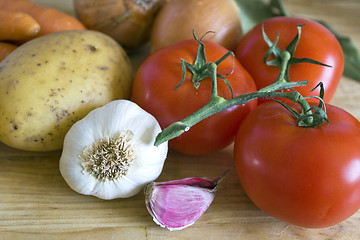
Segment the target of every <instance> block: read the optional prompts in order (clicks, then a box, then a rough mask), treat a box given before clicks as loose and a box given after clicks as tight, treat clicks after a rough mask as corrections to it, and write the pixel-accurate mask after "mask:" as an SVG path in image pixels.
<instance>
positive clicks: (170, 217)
mask: <svg viewBox="0 0 360 240" xmlns="http://www.w3.org/2000/svg"><path fill="white" fill-rule="evenodd" d="M226 174H227V172H226V173H225V174H223V175H222V176H220V177H219V178H218V179H216V180H214V181H210V180H207V179H205V178H198V177H193V178H184V179H179V180H173V181H168V182H152V183H150V184H148V185H147V186H146V187H145V205H146V208H147V210H148V211H149V213H150V215H151V216H152V217H153V221H154V222H155V223H156V224H158V225H160V226H161V227H165V228H167V229H169V230H171V231H172V230H181V229H184V228H186V227H188V226H191V225H192V224H194V223H195V221H196V220H197V219H198V218H199V217H201V216H202V215H203V214H204V212H205V211H206V210H207V209H208V208H209V206H210V204H211V203H212V201H213V200H214V197H215V195H216V191H217V186H218V184H219V182H220V181H221V180H222V179H223V178H224V177H225V175H226Z"/></svg>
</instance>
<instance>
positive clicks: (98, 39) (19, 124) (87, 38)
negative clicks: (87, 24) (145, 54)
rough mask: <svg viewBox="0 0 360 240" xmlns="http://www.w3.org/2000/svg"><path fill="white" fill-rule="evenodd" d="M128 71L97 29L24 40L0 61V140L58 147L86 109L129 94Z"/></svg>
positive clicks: (127, 65) (119, 50) (123, 59)
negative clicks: (24, 41)
mask: <svg viewBox="0 0 360 240" xmlns="http://www.w3.org/2000/svg"><path fill="white" fill-rule="evenodd" d="M132 77H133V74H132V69H131V63H130V60H129V58H128V56H127V55H126V53H125V51H124V50H123V48H122V47H121V46H120V45H119V44H118V43H116V41H115V40H113V39H112V38H110V37H108V36H107V35H105V34H103V33H100V32H96V31H92V30H72V31H64V32H58V33H53V34H49V35H46V36H43V37H39V38H36V39H34V40H32V41H29V42H27V43H25V44H23V45H22V46H20V47H19V48H18V49H16V50H15V51H14V52H12V53H11V54H10V55H9V56H8V57H7V58H5V59H4V60H3V61H2V62H1V63H0V141H2V142H3V143H5V144H7V145H9V146H11V147H14V148H17V149H21V150H29V151H52V150H58V149H61V148H62V145H63V140H64V136H65V134H66V132H67V131H68V130H69V128H70V127H71V126H72V125H73V124H74V123H75V122H76V121H78V120H79V119H81V118H83V117H84V116H85V115H86V114H87V113H88V112H90V111H91V110H93V109H94V108H97V107H100V106H102V105H105V104H106V103H108V102H110V101H112V100H115V99H128V98H130V93H131V85H132Z"/></svg>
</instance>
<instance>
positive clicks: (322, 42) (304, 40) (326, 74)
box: [235, 17, 344, 102]
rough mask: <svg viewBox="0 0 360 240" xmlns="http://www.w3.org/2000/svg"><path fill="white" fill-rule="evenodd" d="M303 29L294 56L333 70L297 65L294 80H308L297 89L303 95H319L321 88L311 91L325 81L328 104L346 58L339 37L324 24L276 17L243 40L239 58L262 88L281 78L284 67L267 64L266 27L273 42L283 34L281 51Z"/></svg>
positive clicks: (317, 66) (294, 65) (237, 51)
mask: <svg viewBox="0 0 360 240" xmlns="http://www.w3.org/2000/svg"><path fill="white" fill-rule="evenodd" d="M298 24H305V26H303V27H302V28H301V36H300V41H299V43H298V45H297V48H296V50H295V53H294V57H296V58H311V59H314V60H317V61H319V62H321V63H324V64H327V65H330V66H332V67H325V66H320V65H315V64H312V63H299V64H293V65H291V66H290V68H289V76H290V81H302V80H308V81H309V83H308V84H307V85H306V86H302V87H298V88H296V90H297V91H299V92H300V93H301V94H302V95H303V96H309V95H316V96H319V89H316V90H315V91H314V92H311V93H310V91H311V90H312V89H313V88H314V87H315V86H317V84H318V83H319V82H323V84H324V87H325V90H326V94H325V96H324V101H325V102H329V101H330V100H331V98H332V97H333V95H334V93H335V90H336V88H337V86H338V83H339V81H340V79H341V77H342V73H343V70H344V55H343V51H342V48H341V46H340V44H339V42H338V41H337V39H336V38H335V36H334V35H333V34H332V33H331V32H330V31H329V30H328V29H327V28H325V27H324V26H323V25H321V24H319V23H317V22H314V21H312V20H307V19H303V18H293V17H274V18H270V19H268V20H265V21H264V22H263V23H260V24H258V25H257V26H256V27H255V28H253V29H252V30H250V31H249V32H248V33H247V34H246V35H245V36H244V37H243V38H242V40H241V41H240V43H239V45H238V47H237V49H236V51H235V55H236V57H237V58H238V59H239V61H240V63H241V64H242V65H243V66H244V67H245V69H246V70H247V71H248V72H249V73H250V75H251V76H252V77H253V79H254V81H255V84H256V86H257V88H258V89H260V88H263V87H265V86H268V85H270V84H271V83H273V82H274V81H275V80H276V78H277V76H278V75H279V71H280V68H277V67H274V66H267V65H265V63H264V62H263V58H264V56H265V52H266V51H267V50H268V48H269V47H268V45H267V44H266V42H265V41H264V38H263V35H262V25H264V30H265V33H266V35H267V36H268V37H269V39H270V40H271V41H272V42H274V41H275V39H276V35H277V33H279V34H280V35H279V37H280V38H279V42H278V44H277V46H278V48H279V49H280V50H285V48H286V47H287V46H288V45H289V43H290V42H291V41H292V40H293V38H294V37H295V36H296V34H297V33H298V31H297V27H296V26H297V25H298Z"/></svg>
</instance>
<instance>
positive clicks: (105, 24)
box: [74, 0, 166, 49]
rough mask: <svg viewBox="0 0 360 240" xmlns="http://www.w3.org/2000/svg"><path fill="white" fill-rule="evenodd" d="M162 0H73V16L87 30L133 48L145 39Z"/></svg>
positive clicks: (125, 46)
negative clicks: (105, 35) (99, 33)
mask: <svg viewBox="0 0 360 240" xmlns="http://www.w3.org/2000/svg"><path fill="white" fill-rule="evenodd" d="M165 1H166V0H146V1H145V0H142V1H133V0H101V1H98V0H74V7H75V13H76V15H77V17H78V18H79V20H80V21H81V22H82V23H83V24H84V25H85V26H86V27H87V28H88V29H92V30H97V31H100V32H103V33H105V34H107V35H109V36H111V37H112V38H114V39H115V40H116V41H117V42H118V43H119V44H120V45H121V46H123V47H124V48H127V49H130V48H135V47H137V46H139V45H141V44H142V43H144V42H145V41H147V40H148V39H149V34H150V30H151V25H152V23H153V19H154V17H155V15H156V13H157V12H158V10H159V9H160V7H161V6H162V4H163V3H164V2H165Z"/></svg>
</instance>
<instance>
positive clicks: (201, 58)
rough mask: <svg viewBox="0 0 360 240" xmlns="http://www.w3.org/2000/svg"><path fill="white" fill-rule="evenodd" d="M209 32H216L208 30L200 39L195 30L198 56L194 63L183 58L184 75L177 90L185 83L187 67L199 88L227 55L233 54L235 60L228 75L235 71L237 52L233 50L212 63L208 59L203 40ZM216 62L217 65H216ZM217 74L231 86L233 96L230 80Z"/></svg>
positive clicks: (195, 85)
mask: <svg viewBox="0 0 360 240" xmlns="http://www.w3.org/2000/svg"><path fill="white" fill-rule="evenodd" d="M209 33H214V32H213V31H208V32H206V33H205V34H204V35H203V36H202V37H201V38H200V39H198V38H197V37H196V35H195V30H193V36H194V39H195V40H196V41H197V43H198V44H199V46H198V51H197V56H196V59H195V62H194V64H191V63H188V62H186V61H185V60H184V59H181V69H182V74H183V75H182V79H181V81H180V83H179V84H178V85H177V86H176V88H175V91H176V90H177V89H178V88H179V87H180V86H181V85H182V84H183V82H184V80H185V76H186V70H187V69H189V71H190V72H191V74H192V82H193V84H194V88H195V89H198V88H199V86H200V81H201V80H203V79H206V78H209V77H211V76H212V74H213V72H214V71H215V72H216V67H217V66H218V65H219V64H220V63H221V62H222V61H224V60H225V59H226V58H227V57H230V56H231V58H232V60H233V69H232V71H231V72H230V73H228V74H226V75H230V74H232V73H233V71H234V56H235V54H234V53H233V52H231V51H229V52H227V53H226V54H225V55H224V56H222V57H221V58H220V59H219V60H217V61H216V62H215V63H211V62H207V61H206V55H205V46H204V43H203V42H202V40H203V38H204V37H205V36H206V35H207V34H209ZM214 64H215V66H214ZM214 68H215V69H214ZM216 76H217V77H219V78H221V79H222V80H223V81H224V82H225V83H226V85H227V86H228V87H229V89H230V91H231V97H233V96H234V94H233V90H232V88H231V85H230V83H229V81H228V80H227V79H226V78H225V77H224V76H222V75H221V74H218V73H216Z"/></svg>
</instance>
